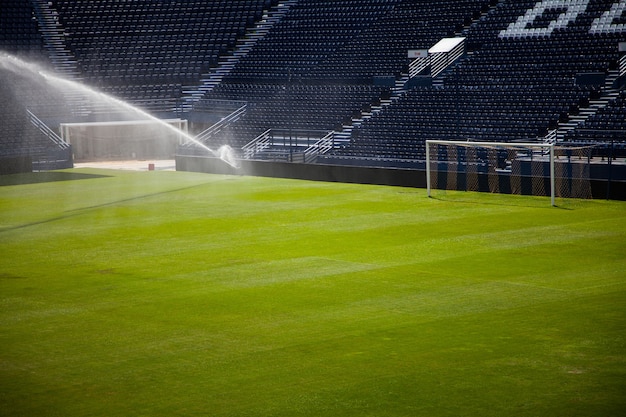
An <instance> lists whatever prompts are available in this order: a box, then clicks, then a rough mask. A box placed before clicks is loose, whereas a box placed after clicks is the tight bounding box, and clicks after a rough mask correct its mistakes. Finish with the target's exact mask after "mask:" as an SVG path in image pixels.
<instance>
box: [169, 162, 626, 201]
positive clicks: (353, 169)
mask: <svg viewBox="0 0 626 417" xmlns="http://www.w3.org/2000/svg"><path fill="white" fill-rule="evenodd" d="M176 170H177V171H188V172H204V173H210V174H224V175H249V176H259V177H274V178H293V179H301V180H310V181H328V182H345V183H358V184H375V185H391V186H401V187H414V188H426V171H424V170H420V169H400V168H375V167H364V166H347V165H323V164H299V163H289V162H265V161H248V160H242V161H241V167H240V168H239V169H236V168H233V167H231V166H230V165H228V164H226V163H225V162H223V161H222V160H220V159H217V158H212V157H203V156H186V155H176ZM480 175H483V176H484V177H485V179H486V177H487V175H485V174H480ZM502 176H503V177H505V176H506V175H502ZM506 177H507V179H508V176H506ZM504 181H505V179H504V178H502V182H504ZM485 191H488V188H487V189H485ZM591 192H592V196H593V198H600V199H604V198H610V199H614V200H626V181H610V182H609V181H607V180H606V179H592V180H591Z"/></svg>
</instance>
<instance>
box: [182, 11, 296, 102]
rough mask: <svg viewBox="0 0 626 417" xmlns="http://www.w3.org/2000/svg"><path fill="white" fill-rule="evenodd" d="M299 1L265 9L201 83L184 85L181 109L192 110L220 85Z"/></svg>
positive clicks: (205, 75) (204, 76)
mask: <svg viewBox="0 0 626 417" xmlns="http://www.w3.org/2000/svg"><path fill="white" fill-rule="evenodd" d="M297 2H298V0H282V1H280V2H279V3H278V4H277V5H276V6H274V7H272V8H271V9H270V10H267V11H265V13H264V14H263V17H262V18H261V20H260V21H259V22H257V23H256V25H255V26H254V27H252V28H250V29H249V30H248V31H247V32H246V34H245V36H244V37H243V38H241V39H239V40H238V41H237V45H236V46H235V49H234V50H233V51H232V52H231V53H229V54H227V55H224V56H222V57H221V58H220V60H219V61H218V64H217V66H216V67H215V68H214V69H213V70H212V71H211V72H210V73H209V74H204V75H203V76H202V78H201V79H200V83H199V85H196V86H187V87H183V96H182V100H181V103H182V104H181V109H180V111H181V112H188V111H191V110H192V109H193V107H194V105H195V104H196V103H197V102H198V101H200V100H201V99H202V98H203V97H204V96H205V95H206V94H207V93H208V92H210V91H212V90H213V89H214V88H215V86H217V85H219V84H220V83H221V82H222V80H223V79H224V77H225V76H227V75H228V74H229V73H230V72H231V71H232V69H233V68H235V65H237V62H239V60H240V59H241V58H243V57H245V56H246V55H247V54H248V53H249V52H250V50H252V48H253V47H254V45H255V44H256V43H257V42H258V41H259V40H260V39H263V37H264V36H265V35H266V34H267V33H268V32H269V31H270V30H271V29H272V27H273V26H274V25H275V24H276V23H278V22H280V20H281V19H282V18H283V17H284V16H285V15H286V14H287V12H289V9H290V8H291V6H293V5H294V4H296V3H297Z"/></svg>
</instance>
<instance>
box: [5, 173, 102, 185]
mask: <svg viewBox="0 0 626 417" xmlns="http://www.w3.org/2000/svg"><path fill="white" fill-rule="evenodd" d="M106 177H109V175H97V174H84V173H78V172H57V171H51V172H27V173H24V174H9V175H0V187H4V186H8V185H25V184H40V183H44V182H57V181H75V180H87V179H94V178H106Z"/></svg>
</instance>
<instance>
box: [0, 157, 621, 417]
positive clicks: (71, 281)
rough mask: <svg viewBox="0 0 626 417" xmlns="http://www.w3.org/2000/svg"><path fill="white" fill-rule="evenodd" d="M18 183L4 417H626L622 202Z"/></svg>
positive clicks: (370, 190)
mask: <svg viewBox="0 0 626 417" xmlns="http://www.w3.org/2000/svg"><path fill="white" fill-rule="evenodd" d="M557 205H559V207H556V208H553V207H550V204H549V199H548V198H536V197H523V196H503V195H491V194H472V193H455V192H448V193H446V194H445V195H443V196H441V197H439V198H432V199H429V198H426V191H425V190H422V189H412V188H400V187H384V186H372V185H360V184H337V183H323V182H309V181H298V180H287V179H270V178H257V177H238V176H218V175H209V174H198V173H185V172H163V171H153V172H125V171H114V170H97V169H74V170H68V171H62V172H51V173H40V174H36V173H34V174H26V175H10V176H3V177H0V255H1V257H0V305H1V308H0V329H1V331H0V415H2V416H12V417H15V416H29V417H32V416H64V417H67V416H216V417H220V416H285V417H286V416H333V417H335V416H359V417H362V416H429V417H432V416H455V417H458V416H481V417H485V416H533V417H535V416H551V417H553V416H594V417H595V416H622V415H624V413H626V396H625V395H624V393H625V392H626V257H625V253H626V251H625V249H626V203H625V202H616V201H603V200H586V201H582V200H569V201H558V200H557Z"/></svg>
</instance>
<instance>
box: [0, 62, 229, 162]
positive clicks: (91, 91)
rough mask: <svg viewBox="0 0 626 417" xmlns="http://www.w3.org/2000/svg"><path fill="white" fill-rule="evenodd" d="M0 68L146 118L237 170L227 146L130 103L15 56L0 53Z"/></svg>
mask: <svg viewBox="0 0 626 417" xmlns="http://www.w3.org/2000/svg"><path fill="white" fill-rule="evenodd" d="M0 66H1V67H2V68H4V69H6V70H9V71H11V72H14V73H16V74H18V75H24V72H27V73H29V74H31V75H33V76H37V77H39V78H40V79H42V80H43V81H46V82H47V83H48V84H49V85H51V86H52V87H53V88H56V89H71V90H74V91H79V92H81V93H82V94H83V95H85V96H88V97H91V98H92V99H94V101H96V100H97V101H101V102H104V103H107V104H110V105H112V106H115V107H118V108H121V109H124V110H126V111H132V112H134V113H136V114H137V115H139V116H141V117H143V118H146V119H148V120H151V121H153V122H155V123H157V124H158V125H160V126H162V127H164V128H167V129H169V130H171V131H172V132H174V133H176V134H177V135H180V136H182V137H184V138H185V139H187V140H188V141H190V142H192V143H194V144H195V145H197V146H199V147H200V148H202V149H204V150H206V151H207V152H209V153H211V154H212V155H214V156H216V157H217V158H219V159H221V160H222V161H224V162H226V163H227V164H228V165H230V166H232V167H234V168H239V167H240V164H239V160H238V159H237V158H236V157H235V152H234V151H233V149H232V148H231V147H230V146H228V145H223V146H221V147H219V148H218V149H217V150H214V149H211V148H210V147H208V146H207V145H205V144H204V143H202V142H201V141H199V140H197V139H196V138H194V137H193V136H191V135H189V134H188V133H187V132H185V131H183V130H181V129H179V128H177V127H176V126H173V125H170V124H169V123H166V122H165V121H163V120H161V119H159V118H158V117H155V116H153V115H151V114H150V113H148V112H147V111H145V110H142V109H140V108H139V107H136V106H134V105H132V104H130V103H127V102H125V101H124V100H121V99H119V98H116V97H113V96H111V95H109V94H106V93H103V92H102V91H99V90H97V89H95V88H93V87H89V86H87V85H85V84H82V83H79V82H77V81H73V80H68V79H66V78H63V77H61V76H58V75H55V74H53V73H51V72H49V71H46V70H45V69H43V68H41V67H40V66H39V65H37V64H34V63H31V62H27V61H24V60H22V59H20V58H17V57H16V56H13V55H10V54H7V53H4V52H0Z"/></svg>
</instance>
